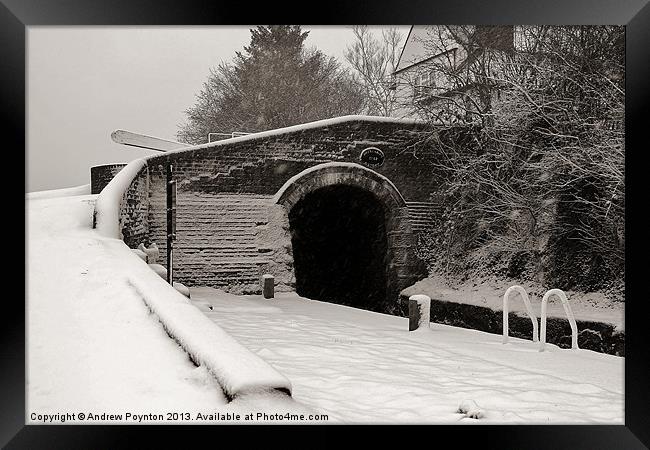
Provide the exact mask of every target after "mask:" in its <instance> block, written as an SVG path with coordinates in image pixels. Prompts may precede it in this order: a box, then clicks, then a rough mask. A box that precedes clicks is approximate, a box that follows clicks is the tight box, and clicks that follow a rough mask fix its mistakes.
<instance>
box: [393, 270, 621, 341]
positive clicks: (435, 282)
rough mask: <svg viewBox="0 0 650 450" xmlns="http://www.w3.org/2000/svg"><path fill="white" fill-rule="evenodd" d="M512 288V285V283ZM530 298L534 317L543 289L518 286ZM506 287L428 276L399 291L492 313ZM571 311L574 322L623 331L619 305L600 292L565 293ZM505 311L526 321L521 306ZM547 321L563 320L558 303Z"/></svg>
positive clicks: (511, 305) (516, 304)
mask: <svg viewBox="0 0 650 450" xmlns="http://www.w3.org/2000/svg"><path fill="white" fill-rule="evenodd" d="M513 284H514V283H513ZM522 286H523V287H524V288H525V289H526V291H527V292H528V293H529V295H530V303H531V306H532V309H533V312H534V313H535V314H536V316H537V317H539V316H540V313H541V304H542V302H541V299H542V296H543V295H544V293H545V292H546V289H542V290H539V291H538V292H535V290H534V289H533V288H534V287H533V286H527V285H525V284H523V285H522ZM508 287H510V284H504V283H503V282H502V281H497V280H488V281H482V282H477V281H476V280H468V281H466V282H465V283H462V284H454V285H452V284H450V283H449V282H448V281H447V280H446V279H445V278H444V277H442V276H431V277H429V278H425V279H423V280H421V281H418V282H417V283H415V284H414V285H413V286H410V287H408V288H406V289H404V290H403V291H402V294H404V295H407V296H409V295H413V294H426V295H428V296H429V297H431V298H432V299H434V300H442V301H448V302H454V303H464V304H468V305H476V306H483V307H486V308H490V309H492V310H493V311H502V310H503V302H502V299H503V295H504V293H505V292H506V290H507V289H508ZM566 294H567V297H568V300H569V303H570V304H571V310H572V311H573V314H574V317H575V319H576V320H578V321H594V322H603V323H609V324H612V325H614V326H615V328H616V329H617V330H620V331H623V330H625V322H624V307H625V304H624V303H623V302H612V301H610V300H608V299H607V298H606V297H605V295H603V294H602V293H600V292H589V293H581V292H572V291H567V292H566ZM509 309H510V311H512V312H517V313H521V314H522V315H523V316H524V317H527V316H528V315H527V313H526V309H525V305H524V304H523V303H522V302H518V301H511V302H510V303H509ZM547 313H548V317H554V318H560V319H564V320H566V313H565V311H564V308H563V307H562V303H561V302H559V301H549V303H548V310H547Z"/></svg>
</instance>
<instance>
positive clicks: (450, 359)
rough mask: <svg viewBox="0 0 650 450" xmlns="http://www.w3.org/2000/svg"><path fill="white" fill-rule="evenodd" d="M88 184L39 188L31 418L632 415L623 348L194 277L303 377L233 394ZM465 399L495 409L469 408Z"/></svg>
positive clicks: (541, 419)
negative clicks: (190, 350) (169, 310)
mask: <svg viewBox="0 0 650 450" xmlns="http://www.w3.org/2000/svg"><path fill="white" fill-rule="evenodd" d="M75 193H78V192H77V191H75V190H74V189H73V190H66V191H64V192H61V195H65V196H64V197H57V196H55V194H53V193H51V192H50V193H48V194H47V195H46V196H40V198H39V196H38V195H31V194H30V195H27V196H26V197H27V214H28V216H27V224H28V230H27V238H28V253H27V299H26V301H27V308H26V315H27V386H26V389H27V392H26V396H27V415H28V417H27V418H26V420H27V422H28V423H41V421H40V420H38V419H33V418H31V417H30V413H32V412H33V413H36V414H41V415H42V414H56V413H63V412H68V413H73V412H75V413H78V412H82V411H83V412H84V413H88V412H93V413H95V414H101V413H114V414H124V413H125V412H130V413H131V414H150V413H159V414H166V413H168V412H179V413H180V412H187V413H190V417H191V418H192V419H195V418H196V414H197V413H202V414H210V413H217V412H219V413H228V412H230V413H237V414H240V415H241V416H242V417H243V416H244V414H248V413H250V412H265V413H270V414H284V413H286V412H289V413H291V414H298V413H299V414H310V413H313V412H316V413H324V414H328V415H329V419H330V421H331V420H338V421H344V422H372V423H376V422H391V423H393V422H409V423H419V422H432V423H449V422H455V421H461V423H494V422H497V423H501V422H526V423H549V422H552V423H585V422H586V423H617V424H620V423H623V368H624V358H620V357H615V356H611V355H605V354H601V353H595V352H591V351H587V350H578V351H574V350H560V349H558V348H557V347H555V346H552V345H548V346H547V351H546V352H543V353H539V352H538V351H537V349H538V347H537V345H535V344H533V343H532V342H531V341H525V340H519V339H514V338H513V339H511V343H510V344H507V345H503V344H501V337H500V336H498V335H492V334H487V333H482V332H478V331H473V330H465V329H461V328H453V327H448V326H442V325H436V324H432V328H431V330H429V331H426V330H423V331H417V332H408V331H407V330H408V320H407V319H405V318H400V317H394V316H388V315H383V314H378V313H373V312H368V311H362V310H357V309H353V308H349V307H344V306H339V305H333V304H328V303H322V302H317V301H311V300H307V299H302V298H300V297H297V296H296V295H295V294H280V295H278V297H277V298H276V299H273V300H264V299H262V298H261V297H260V296H233V295H229V294H225V293H223V292H220V291H216V290H212V289H209V288H196V289H192V298H193V302H194V304H195V305H196V306H198V307H199V308H200V309H201V310H203V311H204V312H205V314H206V315H207V316H208V317H210V318H211V319H212V320H213V321H215V322H216V323H217V324H218V325H219V326H220V327H221V328H222V329H224V330H225V331H227V332H228V333H229V334H230V335H231V336H232V337H234V338H235V339H237V340H238V341H239V342H240V343H241V344H243V345H244V346H246V347H247V348H248V349H249V350H252V351H254V352H256V353H257V354H258V355H259V356H260V357H262V358H263V359H264V360H266V361H267V362H268V363H270V364H271V365H272V366H273V367H274V368H275V369H277V370H278V371H279V372H280V373H282V374H283V375H285V376H286V377H288V378H289V380H290V381H291V384H292V392H293V399H291V398H290V397H287V396H286V395H283V394H279V393H267V392H264V393H256V392H251V393H249V394H247V395H243V396H241V397H238V398H236V399H235V400H234V401H233V402H231V403H227V400H226V398H225V396H224V393H223V391H222V389H221V386H220V385H219V384H218V383H217V382H216V381H215V378H214V377H213V376H212V375H211V374H209V373H208V371H207V370H206V369H205V368H204V367H195V366H194V365H193V364H192V363H191V362H190V360H189V358H188V355H187V353H185V352H184V351H183V350H182V349H181V347H180V346H179V345H177V344H176V342H175V341H174V340H172V339H171V338H170V337H169V336H168V335H167V334H166V332H165V330H164V329H163V326H162V325H161V323H160V322H159V320H158V318H157V317H156V316H155V315H154V314H152V313H151V312H150V311H149V309H148V308H147V306H145V302H144V301H143V298H142V297H141V296H140V294H139V293H138V290H137V289H134V287H133V284H132V283H131V282H129V280H131V278H132V277H133V276H134V274H137V273H138V271H139V270H142V267H144V268H145V269H148V268H147V267H146V265H143V264H144V263H143V262H142V261H141V260H139V259H138V258H137V257H134V255H133V254H132V253H131V251H130V250H129V249H128V248H126V246H125V245H124V244H123V243H122V242H121V241H119V240H117V239H112V238H106V237H103V236H101V235H100V234H99V233H98V232H97V231H96V230H92V228H91V222H92V211H93V204H94V201H95V199H96V196H93V195H74V194H75ZM53 195H54V196H53ZM131 281H132V280H131ZM140 281H142V280H140ZM145 290H147V289H145ZM151 292H158V289H152V290H151ZM179 295H180V294H179ZM187 306H188V307H189V306H190V305H187ZM210 308H212V309H210ZM215 326H216V325H215ZM465 400H470V402H467V403H469V404H472V401H473V402H475V403H476V404H477V405H478V407H480V408H481V409H482V411H483V413H484V415H485V417H484V418H482V419H480V420H474V419H469V418H464V415H463V414H460V413H457V412H456V411H457V409H458V407H459V405H460V404H461V403H462V402H463V401H465ZM184 417H185V416H182V417H180V418H179V419H178V421H183V420H184ZM192 419H191V420H190V421H195V420H192ZM275 420H278V419H269V421H275ZM145 421H146V420H145ZM208 421H210V420H208ZM215 421H217V422H220V421H221V420H220V419H218V418H217V419H216V420H215ZM54 422H55V423H57V422H60V420H59V419H55V420H54ZM124 422H129V421H127V420H124ZM131 422H132V421H131ZM201 422H203V421H201ZM84 423H87V421H84ZM94 423H97V422H94Z"/></svg>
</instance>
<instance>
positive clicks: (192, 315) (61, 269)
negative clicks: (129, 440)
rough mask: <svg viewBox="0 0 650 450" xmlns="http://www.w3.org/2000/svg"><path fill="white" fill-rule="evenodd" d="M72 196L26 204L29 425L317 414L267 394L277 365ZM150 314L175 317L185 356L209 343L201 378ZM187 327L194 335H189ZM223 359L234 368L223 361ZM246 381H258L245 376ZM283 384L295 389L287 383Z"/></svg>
mask: <svg viewBox="0 0 650 450" xmlns="http://www.w3.org/2000/svg"><path fill="white" fill-rule="evenodd" d="M68 192H69V191H67V190H63V192H60V193H59V195H55V196H51V197H50V198H47V199H38V200H35V199H30V198H28V199H27V204H26V206H27V217H28V226H27V233H28V234H27V280H26V284H27V299H26V301H27V308H26V323H27V355H26V356H27V373H26V383H27V387H26V388H27V389H26V390H27V392H26V395H27V417H26V420H27V422H28V423H42V421H40V420H38V419H32V418H31V417H30V413H35V414H41V415H45V414H50V415H53V414H56V413H61V412H70V413H72V412H75V413H76V412H80V411H84V412H89V411H94V412H95V413H102V412H107V413H121V414H124V412H125V411H126V412H130V413H132V414H143V415H144V414H149V413H160V414H164V413H166V412H178V411H186V412H189V413H190V414H191V415H192V417H194V415H195V414H197V413H199V412H200V413H204V414H208V413H214V412H216V411H222V412H233V411H235V412H251V411H255V412H257V411H266V412H269V413H271V412H272V413H280V412H291V413H292V414H293V413H301V414H302V413H308V412H313V411H312V410H311V409H310V408H307V407H305V406H304V405H301V404H299V403H298V402H296V401H295V400H293V399H292V398H291V397H289V396H287V395H286V394H284V393H281V392H277V391H272V390H269V389H268V387H267V386H264V387H262V385H263V384H264V383H259V382H256V380H257V381H259V380H264V378H263V376H264V373H268V367H270V366H268V364H266V363H264V362H263V361H261V360H258V359H257V358H256V357H255V356H254V355H252V354H251V353H250V352H249V351H248V350H246V349H244V348H243V347H242V346H241V345H240V344H238V343H236V342H235V341H234V339H233V338H232V337H230V336H228V335H226V333H225V332H224V331H223V330H221V329H220V328H219V327H218V326H217V325H216V324H214V323H212V322H210V321H209V320H208V319H207V318H205V317H204V316H203V315H202V314H201V313H200V312H199V311H198V310H197V309H196V308H195V307H193V306H192V305H190V304H188V303H187V302H188V300H187V299H186V298H185V297H183V296H182V295H181V294H179V293H177V292H176V291H175V290H173V289H172V288H171V287H169V286H168V285H167V284H166V283H165V282H164V281H163V280H162V279H161V278H160V277H158V275H156V274H155V273H154V272H153V271H151V270H150V269H149V267H148V266H147V264H146V263H145V262H144V261H142V260H141V259H140V258H139V257H138V256H137V255H135V254H134V253H133V252H132V251H131V250H130V249H129V248H127V246H126V245H125V244H124V243H123V242H122V241H120V240H117V239H111V238H105V237H103V236H101V235H100V234H99V233H97V231H96V230H93V229H92V212H93V206H94V203H95V200H96V198H97V196H96V195H82V196H68V195H67V194H68ZM133 285H136V286H137V287H138V289H140V290H141V291H142V292H143V294H144V295H151V296H155V297H156V298H155V299H149V301H148V303H149V307H147V305H146V304H145V302H144V301H143V298H142V295H141V294H139V293H138V291H137V290H136V289H135V288H134V287H133ZM172 297H173V299H172ZM149 308H152V309H154V310H155V311H156V313H157V314H161V315H163V316H164V317H166V316H167V315H173V316H175V317H174V318H173V319H172V320H170V325H169V326H168V329H169V330H171V331H172V332H174V333H176V334H177V335H178V336H179V337H180V339H179V340H181V341H182V342H183V343H184V345H188V346H189V345H193V344H192V342H190V341H191V339H194V340H197V339H203V338H205V342H204V343H200V344H199V345H197V354H198V355H199V356H200V358H198V359H199V363H206V364H201V365H200V366H199V367H196V366H195V365H194V364H193V363H192V362H191V361H190V358H189V357H188V354H187V353H186V352H185V351H183V349H182V348H181V347H180V346H179V345H178V344H177V343H176V342H175V341H174V340H173V339H171V338H170V337H169V336H168V334H167V331H166V330H165V327H164V326H163V325H162V324H161V322H160V318H159V317H158V316H157V315H156V314H152V313H151V311H150V309H149ZM192 311H193V312H192ZM176 316H178V317H176ZM163 321H164V319H163ZM183 321H185V322H192V323H193V324H196V326H197V329H185V328H184V327H186V326H188V325H187V323H185V322H183ZM182 322H183V323H182ZM189 334H191V336H188V335H189ZM222 351H223V352H224V353H225V354H227V355H229V356H227V355H224V358H230V360H227V359H220V358H221V353H222ZM202 358H203V359H202ZM204 359H205V361H204ZM233 359H236V361H235V362H232V360H233ZM254 360H257V361H258V362H257V363H254V362H251V361H254ZM210 364H212V366H210ZM219 365H221V366H224V367H226V368H225V369H223V370H222V372H221V376H225V377H227V376H232V377H233V378H234V379H233V380H232V381H230V382H225V381H224V380H221V381H224V383H225V384H226V386H227V389H228V393H229V395H230V396H233V395H234V396H235V399H234V400H233V401H232V402H230V403H228V398H227V397H228V396H229V395H226V393H225V392H224V390H223V388H222V386H221V385H220V384H219V382H218V381H217V379H216V378H215V374H214V373H213V372H214V370H213V369H214V368H215V367H217V366H219ZM240 370H255V371H257V370H259V371H260V372H259V373H257V372H256V373H255V374H251V373H249V374H248V375H245V376H241V377H240V373H239V372H238V371H240ZM265 371H266V372H265ZM271 371H272V372H273V373H274V374H276V373H277V372H276V371H275V370H274V369H273V368H271ZM257 375H260V376H259V377H258V376H257ZM276 376H277V375H276ZM280 379H281V380H283V382H284V383H285V384H282V385H283V386H284V387H286V382H285V380H286V378H285V377H283V376H280ZM255 386H257V387H259V388H260V389H253V388H254V387H255ZM64 420H65V419H64ZM173 421H174V420H172V422H173ZM179 421H183V420H179ZM54 422H55V423H61V420H60V419H55V420H54ZM122 422H125V423H128V421H125V420H122ZM154 422H156V423H160V422H159V421H154ZM165 422H167V421H165ZM203 422H210V421H209V420H207V421H204V420H202V421H200V423H203ZM83 423H88V422H83ZM93 423H102V422H101V421H100V422H93ZM107 423H115V422H107Z"/></svg>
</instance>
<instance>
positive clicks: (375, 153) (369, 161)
mask: <svg viewBox="0 0 650 450" xmlns="http://www.w3.org/2000/svg"><path fill="white" fill-rule="evenodd" d="M359 159H360V160H361V162H362V163H364V164H365V165H367V166H369V167H381V166H382V165H383V164H384V159H385V157H384V152H382V151H381V150H379V149H378V148H377V147H368V148H366V149H364V150H363V151H362V152H361V155H360V156H359Z"/></svg>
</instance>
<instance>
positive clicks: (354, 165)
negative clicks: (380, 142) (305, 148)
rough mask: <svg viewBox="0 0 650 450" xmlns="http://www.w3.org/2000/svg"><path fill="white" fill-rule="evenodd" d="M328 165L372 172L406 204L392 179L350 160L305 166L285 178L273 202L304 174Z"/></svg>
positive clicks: (328, 166)
mask: <svg viewBox="0 0 650 450" xmlns="http://www.w3.org/2000/svg"><path fill="white" fill-rule="evenodd" d="M330 167H340V168H348V169H349V168H354V169H360V170H363V171H365V172H368V173H370V174H372V176H373V177H377V178H380V179H381V180H383V181H384V183H386V184H387V185H389V186H390V187H392V188H393V190H394V192H396V193H397V195H399V196H400V200H401V202H402V203H403V204H406V202H405V201H404V198H403V197H402V194H400V192H399V190H398V189H397V187H396V186H395V184H394V183H393V182H392V181H390V180H389V179H388V178H386V177H385V176H383V175H382V174H380V173H378V172H375V171H374V170H372V169H368V168H367V167H364V166H362V165H361V164H357V163H350V162H327V163H322V164H318V165H315V166H311V167H308V168H306V169H305V170H303V171H302V172H300V173H297V174H296V175H294V176H292V177H291V178H289V179H288V180H287V182H286V183H284V184H283V185H282V187H281V188H280V190H278V192H277V193H276V194H275V195H274V196H273V203H277V202H278V200H279V199H280V198H282V195H284V192H285V191H286V190H287V189H288V188H289V186H291V185H293V184H294V183H295V182H296V181H298V180H299V179H301V178H303V177H304V176H306V175H309V174H312V173H314V172H317V171H319V170H322V169H327V168H330Z"/></svg>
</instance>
